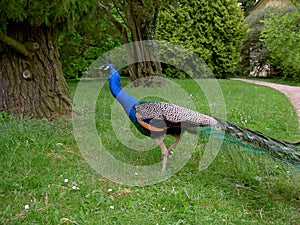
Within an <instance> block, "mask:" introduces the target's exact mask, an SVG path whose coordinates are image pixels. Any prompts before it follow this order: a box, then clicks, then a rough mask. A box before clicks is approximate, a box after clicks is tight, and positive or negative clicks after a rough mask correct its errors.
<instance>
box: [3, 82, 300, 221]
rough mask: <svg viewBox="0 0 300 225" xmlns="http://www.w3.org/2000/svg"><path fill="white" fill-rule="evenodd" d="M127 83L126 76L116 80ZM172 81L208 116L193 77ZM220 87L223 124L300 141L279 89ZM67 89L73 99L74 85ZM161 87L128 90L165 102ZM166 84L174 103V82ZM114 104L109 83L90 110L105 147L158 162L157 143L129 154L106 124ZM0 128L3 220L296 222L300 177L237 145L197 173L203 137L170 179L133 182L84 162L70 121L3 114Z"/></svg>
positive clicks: (130, 158)
mask: <svg viewBox="0 0 300 225" xmlns="http://www.w3.org/2000/svg"><path fill="white" fill-rule="evenodd" d="M200 82H207V81H200ZM128 83H129V80H128V79H122V85H126V84H128ZM172 83H173V85H174V83H175V84H176V85H179V86H180V87H181V88H182V89H183V90H184V91H185V92H186V93H187V94H188V96H190V99H191V101H192V103H193V104H194V105H195V108H196V109H197V110H198V111H200V112H203V113H206V114H209V113H210V111H209V105H210V104H212V103H211V102H208V101H207V100H206V98H205V93H203V92H202V91H201V89H200V88H199V86H198V85H197V84H196V83H195V82H193V80H188V79H187V80H172ZM219 84H220V87H221V89H222V92H223V96H224V99H225V104H226V117H227V118H226V119H227V120H228V121H231V122H233V123H236V124H238V125H240V126H244V127H247V128H250V129H254V130H259V131H261V132H263V133H265V134H268V135H270V136H272V137H274V138H278V139H280V140H287V141H299V136H300V135H299V125H298V122H297V116H296V113H295V111H294V109H293V107H292V106H291V104H290V103H289V101H288V100H287V99H286V98H285V97H284V95H283V94H281V93H279V92H277V91H275V90H273V89H271V88H267V87H263V86H257V85H254V84H247V83H242V82H239V81H230V80H220V81H219ZM69 85H70V89H71V94H72V95H73V96H74V95H75V89H76V86H77V82H70V83H69ZM164 90H167V87H165V86H163V87H160V86H154V87H149V88H143V89H141V88H130V89H128V92H130V93H131V94H132V95H135V94H136V95H137V96H140V95H143V96H153V97H154V98H158V99H161V98H162V97H160V96H158V95H157V93H160V95H164V94H166V95H167V94H168V93H170V91H165V92H164ZM169 90H171V96H172V97H175V98H177V99H178V101H179V102H180V98H181V97H182V96H180V94H179V92H178V91H176V89H175V88H174V86H172V87H171V88H170V89H169ZM141 93H142V94H141ZM155 93H156V94H155ZM172 93H173V94H172ZM148 98H149V99H150V97H148ZM170 98H171V97H170ZM145 99H147V97H145ZM113 101H114V99H113V98H112V97H111V95H110V93H109V88H108V86H107V84H105V85H104V87H103V89H102V90H101V94H100V96H99V98H98V99H97V105H96V109H97V112H96V116H95V117H96V121H97V125H96V127H97V132H98V134H99V136H101V139H102V142H103V145H104V146H105V147H106V148H107V149H108V151H110V153H111V154H112V155H113V156H114V157H116V158H117V159H118V160H121V161H124V162H129V163H131V164H137V165H151V164H153V163H157V162H159V161H160V151H159V148H158V147H156V148H154V149H152V150H148V151H133V150H132V149H131V148H130V147H128V146H125V145H123V144H122V142H121V141H120V140H119V139H120V137H119V136H118V134H116V133H117V132H118V131H116V132H115V130H116V128H115V127H114V126H113V125H112V124H113V123H112V121H114V120H117V118H116V116H118V115H115V114H114V113H116V112H117V113H121V111H119V108H116V109H115V110H112V109H114V107H118V106H117V104H114V103H113ZM182 104H185V102H184V101H183V102H182ZM122 113H123V112H122ZM121 115H122V114H121ZM120 118H122V117H121V116H120ZM124 118H125V117H124ZM124 123H125V122H124ZM130 131H131V132H132V134H133V135H129V136H135V137H136V138H142V137H141V136H139V134H138V133H137V132H136V131H135V129H134V128H133V127H132V126H130ZM120 132H121V131H120ZM122 132H123V131H122ZM0 133H1V136H0V146H1V151H0V154H1V157H0V160H1V174H2V175H1V181H0V182H1V183H0V197H1V208H0V211H1V215H0V223H1V224H28V225H29V224H30V225H31V224H154V225H155V224H266V225H267V224H300V181H299V180H300V173H299V172H296V171H294V170H293V168H291V167H289V166H286V165H285V164H282V163H281V162H277V161H275V160H273V159H271V158H268V157H266V156H260V155H257V154H255V153H249V152H245V151H243V149H241V148H240V147H238V146H235V145H234V144H229V143H224V144H223V146H222V148H221V151H220V152H219V154H218V156H217V157H216V159H215V160H214V161H213V163H212V164H211V165H210V166H209V167H208V169H206V170H204V171H201V172H200V171H199V170H198V167H199V161H200V160H201V151H202V149H203V146H205V139H206V138H204V139H203V140H202V139H201V140H199V142H198V143H197V145H196V147H195V148H194V149H192V156H191V158H190V160H189V161H188V163H187V164H186V165H185V166H184V167H183V168H182V169H181V170H180V171H178V172H177V173H176V174H174V175H173V176H171V177H170V178H169V179H166V180H164V181H162V182H160V183H157V184H152V185H146V186H130V185H124V184H118V183H114V182H112V181H110V180H109V179H107V178H104V177H103V176H101V175H100V174H98V173H97V172H96V171H95V170H94V169H93V168H92V167H91V166H90V165H89V164H88V163H87V162H86V161H85V159H84V158H83V157H82V152H81V151H80V150H79V149H78V147H77V144H76V141H75V139H74V135H73V127H72V123H71V121H70V120H68V119H57V120H54V121H47V120H34V121H26V120H25V121H18V120H15V119H14V118H12V117H11V116H9V115H7V114H4V113H2V114H0ZM126 138H127V137H126ZM128 138H130V137H128ZM168 141H170V140H168ZM140 148H146V146H141V147H140ZM175 152H176V149H175ZM171 160H172V159H171ZM75 182H76V183H75ZM25 207H26V209H25Z"/></svg>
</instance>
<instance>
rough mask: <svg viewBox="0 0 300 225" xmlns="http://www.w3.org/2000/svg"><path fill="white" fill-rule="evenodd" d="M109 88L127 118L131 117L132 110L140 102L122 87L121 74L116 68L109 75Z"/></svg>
mask: <svg viewBox="0 0 300 225" xmlns="http://www.w3.org/2000/svg"><path fill="white" fill-rule="evenodd" d="M108 80H109V88H110V92H111V93H112V95H113V96H114V97H115V98H116V99H117V100H118V102H120V104H121V105H122V106H123V108H124V110H125V112H126V114H127V116H129V114H130V111H131V109H132V108H133V107H134V106H135V104H136V103H137V102H138V100H137V99H136V98H134V97H132V96H130V95H129V94H127V93H126V92H125V91H124V90H123V89H122V87H121V85H120V74H119V73H118V71H117V70H115V69H114V68H111V71H110V75H109V78H108Z"/></svg>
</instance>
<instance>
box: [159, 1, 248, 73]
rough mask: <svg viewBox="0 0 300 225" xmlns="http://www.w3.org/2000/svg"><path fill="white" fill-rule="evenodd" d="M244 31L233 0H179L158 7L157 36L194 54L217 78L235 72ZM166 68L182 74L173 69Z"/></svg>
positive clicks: (239, 12)
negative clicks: (166, 5) (163, 6)
mask: <svg viewBox="0 0 300 225" xmlns="http://www.w3.org/2000/svg"><path fill="white" fill-rule="evenodd" d="M244 34H245V29H244V25H243V12H242V10H241V8H240V7H239V6H238V3H237V1H236V0H226V1H221V0H217V1H204V0H200V1H196V0H191V1H187V0H182V1H180V2H178V4H177V5H170V6H169V7H168V8H163V9H162V10H161V12H160V15H159V24H158V29H157V38H158V39H159V40H166V41H169V42H172V43H174V44H178V45H180V46H183V47H185V48H187V49H189V50H190V51H192V52H194V53H196V54H198V55H199V56H200V57H201V59H202V60H203V61H204V62H205V63H206V64H207V65H208V66H209V67H210V68H211V70H212V71H213V73H214V75H215V76H216V77H218V78H225V77H228V76H231V75H232V74H234V73H235V71H236V67H237V65H238V63H239V61H240V54H239V52H240V49H239V48H240V45H241V44H242V40H243V38H244ZM176 57H179V56H176ZM181 58H182V63H185V62H186V60H185V57H184V56H181ZM167 72H168V73H171V74H170V76H179V77H182V74H181V73H180V72H178V70H177V69H174V68H169V69H168V70H167ZM176 74H177V75H176Z"/></svg>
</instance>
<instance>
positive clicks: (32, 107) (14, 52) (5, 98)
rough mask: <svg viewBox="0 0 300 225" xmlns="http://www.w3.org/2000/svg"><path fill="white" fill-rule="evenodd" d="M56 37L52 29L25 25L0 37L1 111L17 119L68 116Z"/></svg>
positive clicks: (68, 100) (14, 28) (68, 103)
mask: <svg viewBox="0 0 300 225" xmlns="http://www.w3.org/2000/svg"><path fill="white" fill-rule="evenodd" d="M10 24H11V23H10ZM57 37H58V35H57V34H56V33H55V31H54V29H53V28H51V27H44V26H41V27H31V26H29V25H28V24H14V25H11V26H10V27H9V28H8V29H7V33H6V35H4V34H0V52H1V53H0V54H1V56H0V65H1V68H0V111H6V112H9V113H11V114H13V115H15V116H17V117H18V118H48V119H52V118H54V117H60V116H64V115H69V114H70V112H71V99H70V94H69V90H68V87H67V83H66V81H65V79H64V77H63V72H62V68H61V64H60V62H59V53H58V46H57Z"/></svg>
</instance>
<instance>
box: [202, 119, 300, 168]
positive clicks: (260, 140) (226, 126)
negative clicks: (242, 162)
mask: <svg viewBox="0 0 300 225" xmlns="http://www.w3.org/2000/svg"><path fill="white" fill-rule="evenodd" d="M217 120H218V123H217V124H216V125H214V126H212V127H206V128H208V130H209V132H210V133H214V134H218V133H219V132H220V131H221V132H223V133H225V137H224V139H225V140H226V141H230V142H233V143H236V144H238V145H241V146H243V147H244V148H245V149H246V150H247V151H251V152H256V153H259V154H267V155H270V156H271V157H273V158H276V159H278V160H280V161H282V162H284V163H287V164H289V165H291V166H293V167H294V168H295V169H296V170H297V171H300V142H297V143H290V142H284V141H279V140H276V139H274V138H272V137H270V136H268V135H265V134H263V133H261V132H258V131H253V130H250V129H246V128H242V127H240V126H238V125H235V124H233V123H229V122H227V121H223V120H220V119H217ZM202 131H203V129H202ZM217 136H218V135H215V137H217Z"/></svg>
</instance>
